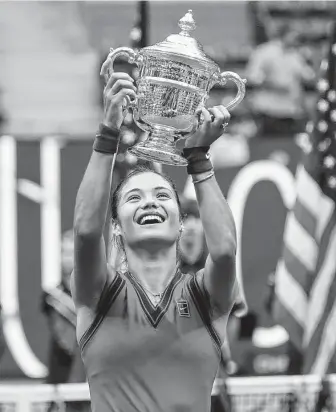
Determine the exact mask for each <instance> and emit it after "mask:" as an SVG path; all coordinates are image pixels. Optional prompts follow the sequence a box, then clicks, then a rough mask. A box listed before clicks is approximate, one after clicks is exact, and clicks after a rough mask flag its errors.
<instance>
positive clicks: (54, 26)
mask: <svg viewBox="0 0 336 412" xmlns="http://www.w3.org/2000/svg"><path fill="white" fill-rule="evenodd" d="M189 9H192V10H193V16H194V19H195V21H196V24H197V28H196V30H195V31H194V32H193V34H192V35H193V36H194V37H195V38H196V39H197V40H198V41H199V42H200V43H201V44H202V45H203V48H204V51H205V52H206V53H207V55H208V56H209V57H211V58H212V59H213V60H215V61H216V62H217V63H218V64H219V66H220V68H221V70H222V71H226V70H230V71H234V72H236V73H238V74H239V75H240V76H241V77H244V78H246V79H247V81H248V83H247V85H248V86H247V93H246V97H245V99H244V100H243V102H242V103H241V104H240V105H239V106H238V107H237V108H236V109H234V110H233V111H232V113H231V115H232V119H231V122H230V125H229V127H228V128H227V130H226V131H225V133H224V134H223V136H222V137H221V138H220V139H219V140H218V142H216V145H215V147H214V148H212V151H213V160H214V164H215V168H216V175H217V178H218V181H219V183H220V185H221V188H222V190H223V192H224V194H225V196H227V197H228V200H229V203H230V205H231V208H232V209H233V212H234V215H235V218H236V222H237V227H238V231H239V237H240V239H241V245H240V246H241V248H240V253H239V255H238V258H237V259H238V260H239V262H238V270H239V271H240V273H241V275H242V277H243V280H244V286H245V293H246V298H247V302H248V306H249V313H248V314H247V315H246V316H245V317H243V318H237V317H235V316H232V317H231V319H230V322H229V329H228V330H229V342H230V346H231V359H230V362H231V363H230V368H229V372H228V374H229V375H232V376H258V375H288V374H299V373H301V372H302V352H301V351H300V350H298V348H297V347H296V346H295V345H294V344H293V342H292V340H291V339H290V336H291V335H290V331H288V330H287V329H286V327H284V326H286V325H283V324H281V325H280V324H279V323H278V321H277V320H276V319H275V318H274V316H273V312H272V306H273V301H274V283H275V281H274V279H275V272H276V268H277V264H278V262H279V260H280V259H281V257H282V253H283V242H284V237H283V235H284V228H285V221H286V214H287V211H288V210H289V209H290V208H291V207H292V206H293V205H294V201H295V197H296V185H295V172H296V169H297V166H298V165H300V162H301V160H302V155H303V154H304V153H305V150H303V149H305V147H306V145H307V139H308V138H309V136H310V134H311V132H312V130H313V127H312V122H313V120H314V119H315V118H316V111H317V110H319V109H318V107H317V102H320V100H321V98H320V93H321V92H326V90H327V89H328V88H329V87H332V86H331V85H330V83H331V82H330V81H329V80H328V84H327V85H326V84H325V83H323V78H322V82H321V76H322V77H323V73H322V74H321V62H322V61H323V59H325V57H326V56H328V50H329V48H330V36H331V34H332V25H333V22H334V21H335V18H336V2H334V1H321V0H319V1H309V2H308V1H270V2H268V1H262V2H261V1H260V2H259V1H253V2H250V1H232V2H228V1H213V2H212V1H207V2H205V1H204V2H201V1H197V2H185V1H178V2H177V1H176V2H174V1H166V2H156V1H127V2H126V1H123V2H121V1H120V2H118V1H103V2H100V1H64V2H61V1H48V2H43V1H39V2H37V1H36V2H35V1H25V2H15V1H1V2H0V136H1V137H0V170H1V177H0V302H1V305H2V325H3V333H2V336H3V338H2V341H1V340H0V342H2V348H3V350H2V352H3V355H2V358H1V359H0V379H1V380H2V381H3V382H9V381H13V382H19V381H20V382H26V381H27V380H28V381H32V382H43V381H45V380H46V379H47V381H48V376H49V379H51V381H50V380H49V381H50V382H54V381H53V379H54V378H53V377H52V378H50V373H51V372H50V371H51V370H52V365H53V360H52V359H54V358H53V356H54V357H55V359H56V361H54V364H56V371H55V372H52V373H53V374H54V375H55V376H56V378H55V379H56V381H55V382H56V383H57V382H58V381H64V382H66V381H69V379H70V377H69V376H70V374H71V373H70V372H69V370H70V369H71V368H74V366H73V364H74V363H76V361H75V360H74V359H77V358H76V357H77V354H76V349H75V348H74V347H73V342H72V339H73V335H72V333H73V325H72V326H71V322H72V320H71V319H72V312H71V311H72V308H71V304H69V303H68V301H67V300H66V298H64V295H62V296H63V297H61V298H60V300H61V304H62V305H64V307H65V308H66V309H64V311H63V313H61V315H60V316H61V317H62V316H63V318H64V319H65V321H64V322H65V323H64V324H63V323H62V322H61V321H60V322H59V323H58V321H57V320H55V318H54V315H53V311H56V312H57V310H56V309H55V299H56V300H57V299H58V297H57V296H56V294H55V293H54V290H55V288H56V289H57V290H61V291H62V292H63V293H65V295H66V296H68V288H67V275H68V273H70V272H71V268H72V261H71V256H72V255H71V248H72V247H73V245H72V238H71V228H72V219H73V209H74V203H75V197H76V192H77V189H78V186H79V183H80V180H81V178H82V176H83V173H84V170H85V167H86V164H87V162H88V159H89V156H90V152H91V147H92V142H93V138H94V135H95V132H96V130H97V127H98V124H99V121H100V119H101V117H102V88H103V83H102V81H101V79H100V77H99V71H100V66H101V64H102V62H103V61H104V59H105V58H106V56H107V54H108V52H109V49H110V48H116V47H120V46H128V47H132V48H134V49H140V48H142V47H145V46H147V45H152V44H155V43H157V42H159V41H162V40H164V39H165V38H166V37H167V36H168V35H170V34H172V33H178V32H179V31H180V30H179V27H178V21H179V19H180V18H181V17H183V16H184V14H185V13H186V12H187V11H188V10H189ZM334 53H335V51H334ZM116 70H120V71H127V72H128V73H130V74H132V75H133V76H134V77H135V78H137V70H136V67H134V66H131V65H130V64H129V63H128V62H126V61H124V60H118V61H117V62H116ZM325 82H327V80H325ZM317 84H319V85H320V87H319V88H316V85H317ZM334 88H335V87H334ZM328 91H330V90H329V89H328ZM331 91H332V89H331ZM235 92H236V91H235V88H234V86H233V85H231V84H229V83H228V84H227V85H226V86H224V87H222V86H221V87H218V86H217V87H214V88H213V89H212V90H211V92H210V97H209V100H208V102H207V106H208V107H209V106H213V105H216V104H225V103H226V102H227V101H228V100H230V99H231V98H232V96H233V95H234V94H235ZM334 94H335V91H334ZM329 96H334V95H331V94H329ZM332 99H334V100H335V96H334V97H330V99H329V101H330V102H331V103H332V102H334V100H332ZM320 109H321V107H320ZM321 110H322V109H321ZM321 110H320V112H321V113H322V112H323V113H325V112H327V109H325V110H324V109H323V110H322V111H321ZM333 116H334V117H331V118H329V120H327V127H326V129H325V130H324V129H323V127H322V129H323V130H322V129H321V130H320V132H323V133H324V132H325V133H327V132H329V131H330V129H328V125H329V124H330V125H332V127H333V129H332V133H334V130H335V128H334V122H335V113H334V115H333ZM330 119H331V120H330ZM332 119H333V120H332ZM143 137H144V136H143V133H142V131H140V130H139V129H138V128H137V127H136V126H135V124H134V123H133V120H132V115H131V114H129V115H128V116H127V118H126V121H125V125H124V128H123V145H122V150H121V153H120V154H119V155H118V157H117V163H116V174H115V176H114V182H113V184H114V185H115V184H117V182H118V181H119V180H120V179H122V177H123V176H124V174H125V173H127V170H129V168H130V167H132V166H133V165H135V164H136V163H137V159H136V158H134V157H133V156H131V155H130V154H127V152H126V149H127V147H128V146H129V145H130V144H132V143H133V142H134V141H135V140H138V139H142V138H143ZM333 167H334V164H333V165H332V166H331V168H333ZM163 169H164V170H165V171H167V172H168V173H169V174H170V175H171V176H172V177H173V179H174V180H175V181H176V183H177V188H178V190H179V192H180V194H181V198H182V203H183V206H184V208H185V212H186V213H187V214H188V216H189V218H188V220H187V223H186V228H187V230H186V234H185V238H184V239H183V240H182V242H183V243H182V247H181V251H182V254H183V256H184V264H185V267H186V268H187V269H188V270H197V268H199V267H201V266H202V263H203V262H204V255H205V249H204V247H205V246H204V239H203V234H202V230H201V229H200V227H199V220H198V219H199V217H198V215H197V210H196V209H195V195H194V193H193V188H192V185H190V181H189V180H188V179H187V174H186V171H185V170H184V169H182V168H177V167H175V168H174V167H166V166H164V167H163ZM333 170H334V169H333ZM331 187H332V186H331ZM69 230H70V232H69ZM108 230H109V229H108V228H107V236H108ZM302 253H303V254H305V253H308V251H307V250H303V251H302ZM69 256H70V257H69ZM63 298H64V299H63ZM53 299H54V300H53ZM62 299H63V300H62ZM58 315H59V314H58ZM56 317H57V316H56ZM64 319H63V320H64ZM67 333H68V334H69V339H68V341H67V342H63V344H62V342H61V340H62V339H61V338H60V336H65V334H67ZM0 336H1V335H0ZM0 346H1V343H0ZM55 348H56V349H55ZM57 351H58V352H57ZM0 352H1V351H0ZM0 356H1V355H0ZM60 359H61V360H60ZM60 364H62V365H63V366H64V368H63V369H62V368H61V369H62V370H61V371H59V370H58V369H59V368H58V367H57V365H58V366H59V365H60ZM71 370H72V369H71ZM54 375H53V376H54ZM75 375H76V373H75ZM60 376H61V377H60ZM81 380H83V377H82V371H80V368H79V372H78V373H77V375H76V376H75V378H74V380H73V381H81Z"/></svg>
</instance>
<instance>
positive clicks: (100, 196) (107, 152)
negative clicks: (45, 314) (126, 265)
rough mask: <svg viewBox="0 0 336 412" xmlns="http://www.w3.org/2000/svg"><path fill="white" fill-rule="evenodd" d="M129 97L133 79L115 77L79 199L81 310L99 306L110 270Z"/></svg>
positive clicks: (76, 285) (76, 279)
mask: <svg viewBox="0 0 336 412" xmlns="http://www.w3.org/2000/svg"><path fill="white" fill-rule="evenodd" d="M108 65H109V61H108V60H107V61H106V62H105V63H104V64H103V67H102V73H101V74H103V75H105V73H106V71H107V68H108ZM125 96H129V97H131V98H132V97H134V96H135V86H134V84H133V80H132V78H131V77H130V76H129V75H128V74H126V73H114V74H112V76H111V77H110V78H109V80H108V82H107V84H106V87H105V89H104V118H103V123H102V124H101V125H100V137H99V136H97V137H96V140H95V144H94V149H93V151H92V154H91V157H90V160H89V164H88V166H87V168H86V171H85V174H84V177H83V180H82V182H81V184H80V187H79V190H78V193H77V198H76V205H75V213H74V232H75V268H74V273H73V278H72V292H73V296H74V300H75V303H76V305H77V306H83V305H84V306H91V305H95V303H96V301H97V299H98V297H99V296H100V294H101V291H102V289H103V287H104V284H105V282H106V277H107V271H108V268H107V260H106V251H105V242H104V237H103V233H104V227H105V222H106V217H107V211H108V205H109V198H110V188H111V179H112V165H113V157H114V153H115V152H116V150H117V147H118V139H119V136H118V131H119V129H120V126H121V124H122V122H123V118H124V114H123V109H122V104H123V101H124V98H125ZM109 139H110V140H109ZM114 148H115V149H114ZM113 152H114V153H113Z"/></svg>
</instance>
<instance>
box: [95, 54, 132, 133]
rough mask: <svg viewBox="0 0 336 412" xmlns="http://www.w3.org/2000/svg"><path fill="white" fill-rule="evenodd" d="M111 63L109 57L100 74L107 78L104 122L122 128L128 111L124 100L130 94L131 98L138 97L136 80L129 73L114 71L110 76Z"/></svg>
mask: <svg viewBox="0 0 336 412" xmlns="http://www.w3.org/2000/svg"><path fill="white" fill-rule="evenodd" d="M110 65H111V61H110V58H109V57H108V58H107V59H106V60H105V62H104V63H103V65H102V68H101V71H100V75H101V76H103V77H104V78H105V81H106V86H105V88H104V93H103V95H104V117H103V123H104V124H105V125H106V126H109V127H113V128H115V129H120V127H121V125H122V122H123V120H124V117H125V115H126V113H127V111H125V110H124V108H123V105H124V100H125V97H126V96H128V97H129V98H130V99H134V98H135V97H136V87H135V85H134V80H133V79H132V77H131V76H129V75H128V74H127V73H120V72H113V73H112V74H111V75H110V76H109V68H110Z"/></svg>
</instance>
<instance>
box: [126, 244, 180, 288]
mask: <svg viewBox="0 0 336 412" xmlns="http://www.w3.org/2000/svg"><path fill="white" fill-rule="evenodd" d="M126 256H127V264H128V270H129V271H130V272H131V273H132V275H133V276H135V277H136V278H137V279H138V280H139V281H140V283H141V284H142V285H143V286H144V287H145V288H147V289H149V290H150V291H151V292H152V293H161V292H163V290H164V289H165V288H166V286H167V285H168V283H169V281H170V280H171V279H172V277H173V276H174V274H175V272H176V265H177V264H176V244H174V245H172V246H171V247H169V248H165V249H163V250H162V249H161V250H156V251H155V252H150V251H148V250H144V249H141V248H137V249H133V248H132V249H131V248H128V249H126Z"/></svg>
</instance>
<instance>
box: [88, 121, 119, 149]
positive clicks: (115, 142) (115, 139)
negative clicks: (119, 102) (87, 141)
mask: <svg viewBox="0 0 336 412" xmlns="http://www.w3.org/2000/svg"><path fill="white" fill-rule="evenodd" d="M119 136H120V131H119V130H118V129H114V128H111V127H108V126H106V125H104V124H103V123H101V124H100V125H99V129H98V132H97V134H96V138H95V140H94V142H93V150H94V151H95V152H99V153H106V154H115V153H116V152H117V151H118V146H119V141H120V139H119Z"/></svg>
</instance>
